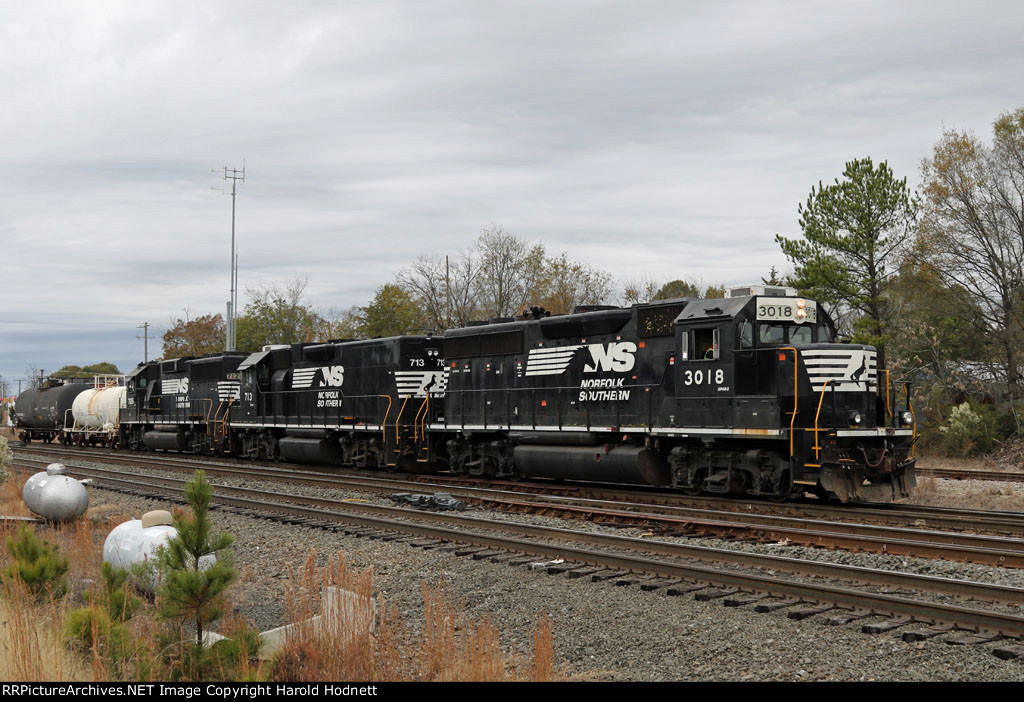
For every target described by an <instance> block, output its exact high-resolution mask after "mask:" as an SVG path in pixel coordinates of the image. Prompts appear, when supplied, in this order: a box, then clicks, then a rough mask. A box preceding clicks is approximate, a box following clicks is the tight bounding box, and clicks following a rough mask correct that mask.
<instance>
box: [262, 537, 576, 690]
mask: <svg viewBox="0 0 1024 702" xmlns="http://www.w3.org/2000/svg"><path fill="white" fill-rule="evenodd" d="M328 586H335V587H339V588H342V589H344V590H347V591H348V592H349V593H351V595H350V596H348V597H347V598H346V600H345V601H346V602H347V605H346V606H345V607H344V608H343V614H342V615H341V616H336V617H326V618H325V619H324V620H322V623H321V624H320V625H315V624H313V623H311V622H308V620H309V619H310V618H311V617H313V616H314V615H316V614H318V613H319V612H320V611H321V606H322V603H321V594H320V593H322V592H323V591H324V588H325V587H328ZM372 598H373V574H372V571H369V570H366V571H362V572H355V571H353V570H352V569H350V568H349V567H348V566H347V565H346V563H345V560H344V559H343V558H341V557H339V558H337V559H332V560H331V562H330V563H329V564H328V565H327V566H326V567H324V568H317V567H316V564H315V558H314V556H313V555H311V556H310V557H309V559H307V561H306V564H305V566H304V567H303V568H302V569H301V570H300V571H299V573H298V574H295V573H292V574H291V578H290V582H289V584H288V587H287V593H286V596H285V603H286V604H285V606H286V611H287V612H288V614H289V615H290V618H291V619H292V620H293V621H296V622H307V623H305V624H302V625H301V626H300V627H299V628H298V629H297V630H296V631H295V632H293V635H291V636H290V637H289V638H288V640H287V641H286V643H285V645H284V647H283V648H282V650H281V651H280V653H279V655H278V656H277V658H276V659H275V661H274V665H273V670H272V677H273V679H275V680H280V681H294V682H300V681H301V682H313V681H327V680H371V681H376V682H387V681H461V682H469V681H472V682H481V681H488V682H489V681H511V680H561V679H564V678H565V676H564V674H563V673H562V672H561V671H559V670H557V669H556V665H555V654H554V646H553V636H552V631H551V623H550V620H548V618H547V617H546V616H542V617H541V619H540V621H539V622H538V624H537V628H536V630H535V632H534V637H533V641H534V651H533V655H532V656H531V657H529V658H527V657H523V656H519V655H517V654H516V653H515V652H511V653H506V652H504V651H503V650H502V648H501V640H500V635H499V632H498V630H497V628H496V627H495V626H494V624H493V622H492V621H491V619H490V617H488V616H484V617H482V618H481V619H479V620H476V621H473V620H471V619H470V618H469V617H468V616H467V615H466V613H465V607H464V606H463V605H462V604H461V603H460V602H458V601H457V600H455V599H454V598H452V596H451V595H450V593H448V591H447V590H446V589H445V588H444V587H440V586H438V587H432V586H429V585H427V584H424V585H423V602H424V610H425V611H424V624H423V626H422V629H421V630H420V631H419V632H418V633H416V634H412V633H411V632H410V631H409V629H408V627H407V626H406V624H405V622H404V620H403V618H402V617H401V615H399V613H398V612H397V611H396V610H395V609H393V608H391V607H388V606H387V605H386V604H385V605H383V606H381V607H380V608H379V610H380V611H379V612H375V609H374V604H373V599H372Z"/></svg>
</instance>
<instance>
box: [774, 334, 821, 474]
mask: <svg viewBox="0 0 1024 702" xmlns="http://www.w3.org/2000/svg"><path fill="white" fill-rule="evenodd" d="M779 351H792V352H793V414H792V416H791V417H790V419H789V458H790V460H792V458H793V434H794V433H795V431H794V430H795V428H796V413H797V408H798V406H799V403H800V393H799V392H797V378H798V377H799V375H798V373H797V370H798V369H799V367H798V365H797V354H798V352H797V350H796V348H794V347H793V346H781V347H779ZM815 436H817V433H815Z"/></svg>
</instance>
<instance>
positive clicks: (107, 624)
mask: <svg viewBox="0 0 1024 702" xmlns="http://www.w3.org/2000/svg"><path fill="white" fill-rule="evenodd" d="M64 638H65V639H66V640H67V641H69V642H70V643H71V644H72V645H74V646H75V647H76V648H79V649H80V650H82V651H92V650H96V651H98V652H99V654H100V655H101V656H102V657H104V658H106V659H108V660H110V661H112V662H116V663H118V664H120V665H123V663H124V661H125V660H127V659H128V658H130V657H131V655H132V652H133V649H134V646H133V645H132V641H131V637H130V636H129V635H128V632H127V631H126V630H125V628H124V625H123V624H121V623H120V622H117V621H115V620H113V619H112V618H111V617H110V614H109V613H108V612H107V610H106V609H104V608H103V607H100V606H98V605H92V606H89V607H80V608H79V609H75V610H72V611H70V612H68V615H67V619H66V620H65V623H64Z"/></svg>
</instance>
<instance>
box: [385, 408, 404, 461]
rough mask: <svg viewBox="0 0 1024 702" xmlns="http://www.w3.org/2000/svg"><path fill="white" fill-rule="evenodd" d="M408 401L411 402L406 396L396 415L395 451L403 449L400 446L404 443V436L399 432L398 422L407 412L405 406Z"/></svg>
mask: <svg viewBox="0 0 1024 702" xmlns="http://www.w3.org/2000/svg"><path fill="white" fill-rule="evenodd" d="M408 403H409V398H408V397H407V398H405V401H404V402H403V403H402V406H401V407H399V408H398V414H397V415H396V416H395V453H398V452H399V451H401V448H400V446H401V443H402V437H401V435H400V434H399V433H398V422H400V421H401V420H402V413H403V412H405V406H406V405H407V404H408ZM385 448H387V447H385Z"/></svg>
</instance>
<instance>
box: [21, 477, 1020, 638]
mask: <svg viewBox="0 0 1024 702" xmlns="http://www.w3.org/2000/svg"><path fill="white" fill-rule="evenodd" d="M15 468H16V469H17V470H21V471H30V470H34V467H33V466H30V465H26V464H25V463H24V462H22V461H16V463H15ZM69 473H70V474H71V475H74V476H76V477H81V478H86V477H88V478H91V479H92V480H94V481H95V482H96V484H97V486H98V487H102V488H104V489H112V490H118V491H122V492H127V493H131V494H138V495H144V496H148V497H157V498H159V499H172V500H176V501H182V497H181V495H182V490H183V484H184V481H183V480H180V479H175V478H167V477H155V476H149V477H144V478H142V477H140V476H124V475H123V474H119V473H118V472H117V471H114V470H108V469H99V468H82V467H71V466H69ZM214 491H215V492H214V494H215V501H216V503H217V504H218V506H219V507H220V508H222V509H227V510H230V511H235V512H240V513H242V514H246V515H249V516H256V517H262V518H272V519H276V520H279V521H285V522H291V523H299V524H304V525H307V526H311V527H318V528H327V529H333V530H336V531H345V532H348V533H352V534H355V535H358V536H371V537H376V538H386V539H388V540H393V541H404V542H406V543H409V544H410V545H412V546H418V547H421V548H443V549H447V550H452V551H455V552H456V553H457V554H460V555H465V556H471V557H473V558H475V559H478V560H482V559H484V558H487V559H488V560H492V561H495V562H507V563H510V564H513V565H530V566H531V567H533V569H535V570H537V569H542V570H545V571H546V572H550V573H552V574H555V573H568V574H569V576H570V577H574V576H575V577H589V578H590V579H592V580H598V581H607V582H614V583H615V584H619V585H638V586H639V587H641V588H642V589H645V590H652V591H658V590H660V591H663V592H665V593H666V594H668V595H682V594H687V593H693V594H694V596H695V597H697V598H698V599H706V600H713V599H714V600H718V599H720V600H723V601H724V602H725V603H726V604H731V605H734V606H741V605H753V606H754V607H755V609H756V610H757V611H763V612H772V611H779V610H785V611H786V612H787V615H788V616H790V617H792V618H795V619H802V618H806V617H809V616H813V615H815V614H826V613H827V616H828V619H827V621H828V623H832V624H844V623H849V622H854V621H859V620H864V622H865V623H864V624H863V626H862V629H863V630H865V631H868V632H870V633H881V632H884V631H890V630H893V629H897V628H900V627H907V628H908V630H905V631H904V633H903V638H904V639H905V640H920V639H922V638H931V637H933V636H939V635H943V634H950V633H953V634H956V632H967V634H968V635H967V636H961V637H960V638H955V639H951V640H950V641H949V642H950V643H983V642H989V641H995V640H999V639H1006V638H1010V639H1015V640H1018V639H1020V638H1021V637H1024V617H1021V616H1019V615H1017V614H1014V613H1012V612H1008V611H1001V610H999V609H984V608H979V607H971V606H963V605H953V604H948V603H943V602H937V601H928V600H923V599H912V598H909V597H907V596H905V594H899V593H906V592H917V593H931V594H933V595H939V596H942V597H958V598H969V599H973V600H981V601H985V602H992V603H1000V604H1001V605H1009V606H1011V607H1020V606H1021V605H1024V589H1022V588H1015V587H1006V586H998V585H989V584H984V583H976V582H970V581H959V580H951V579H947V578H936V577H931V576H924V575H917V574H912V573H901V572H893V571H887V570H878V569H869V568H861V567H856V566H848V565H842V564H833V563H825V562H819V561H808V560H801V559H793V558H784V557H779V556H770V555H763V554H753V553H747V552H741V551H734V550H729V549H713V548H708V547H700V546H693V545H689V544H679V543H674V542H670V541H662V540H654V539H638V538H631V537H626V536H620V535H609V534H601V533H593V532H585V531H575V530H569V529H561V528H553V527H545V526H538V525H532V524H521V523H515V522H503V521H497V520H493V519H484V518H480V517H474V516H468V515H464V514H453V513H433V512H421V511H416V510H411V509H402V508H396V507H388V506H381V505H371V504H365V503H353V502H346V501H339V500H330V499H324V498H310V497H306V496H301V495H293V494H282V493H281V492H266V491H259V490H252V489H249V488H238V487H227V486H223V485H215V487H214ZM538 558H540V559H547V562H546V563H541V564H540V565H539V566H538V562H537V559H538ZM698 564H700V565H698ZM703 564H719V565H723V566H726V567H725V568H722V567H711V566H709V565H703ZM757 571H761V572H757ZM780 573H786V574H790V575H794V576H798V577H806V578H811V579H828V580H829V581H831V582H830V583H820V582H815V581H814V580H810V581H802V580H797V579H786V578H782V577H780V575H779V574H780ZM840 583H841V585H840ZM854 584H856V585H857V586H858V587H854V586H853V585H854ZM865 585H868V586H873V587H876V588H882V591H878V592H872V591H869V590H865V589H863V586H865ZM894 590H895V591H897V592H896V593H894V592H893V591H894ZM880 618H883V619H882V620H881V621H879V619H880ZM996 652H997V655H1000V654H1001V655H1002V657H1010V656H1016V655H1019V654H1021V653H1024V646H1022V645H1021V644H1020V643H1019V642H1017V641H1014V642H1012V643H1010V644H1009V645H1002V646H1000V647H999V648H998V649H996Z"/></svg>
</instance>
